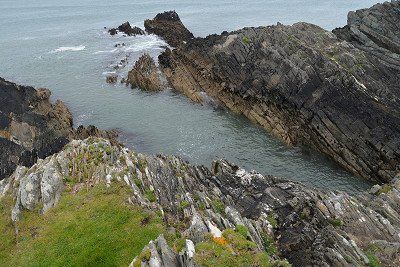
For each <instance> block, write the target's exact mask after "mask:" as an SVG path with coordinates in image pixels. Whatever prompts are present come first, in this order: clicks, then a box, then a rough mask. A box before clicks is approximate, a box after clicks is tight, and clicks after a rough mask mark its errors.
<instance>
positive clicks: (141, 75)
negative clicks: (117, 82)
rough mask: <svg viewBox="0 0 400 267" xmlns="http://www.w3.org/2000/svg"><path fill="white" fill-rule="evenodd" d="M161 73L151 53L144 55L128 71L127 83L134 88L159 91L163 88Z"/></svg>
mask: <svg viewBox="0 0 400 267" xmlns="http://www.w3.org/2000/svg"><path fill="white" fill-rule="evenodd" d="M160 75H161V73H160V71H159V69H158V67H157V66H156V63H155V62H154V59H153V58H152V57H151V56H150V55H149V54H144V55H142V56H141V57H140V58H139V60H138V61H137V62H136V63H135V66H134V67H133V69H132V70H131V71H129V73H128V77H127V79H126V83H127V84H130V85H131V87H132V88H135V87H139V88H141V89H143V90H146V91H159V90H162V89H163V83H162V81H161V77H160Z"/></svg>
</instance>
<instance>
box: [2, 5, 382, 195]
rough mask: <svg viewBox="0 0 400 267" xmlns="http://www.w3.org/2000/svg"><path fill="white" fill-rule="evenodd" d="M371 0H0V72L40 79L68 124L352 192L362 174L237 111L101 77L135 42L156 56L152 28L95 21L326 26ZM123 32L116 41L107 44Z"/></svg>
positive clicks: (204, 160)
mask: <svg viewBox="0 0 400 267" xmlns="http://www.w3.org/2000/svg"><path fill="white" fill-rule="evenodd" d="M372 4H374V1H369V0H359V1H350V0H347V1H344V0H339V1H327V0H319V1H306V0H302V1H300V0H295V1H281V0H275V1H274V0H263V1H218V0H215V1H192V0H190V1H183V0H182V1H168V0H165V1H133V0H130V1H127V0H116V1H112V2H110V1H99V0H94V1H89V0H84V1H82V0H81V1H77V0H73V1H60V0H53V1H49V0H42V1H28V0H17V1H5V0H0V10H1V12H0V36H1V38H0V76H1V77H4V78H6V79H8V80H11V81H14V82H17V83H22V84H28V85H33V86H36V87H47V88H49V89H51V90H52V92H53V98H54V99H56V98H57V99H62V100H63V101H64V102H66V103H67V105H68V106H69V107H70V109H71V111H72V112H73V114H74V118H75V124H76V125H78V124H94V125H96V126H98V127H101V128H105V129H110V128H118V129H120V130H121V131H122V135H121V138H122V140H123V141H124V142H125V144H127V145H128V146H130V147H133V148H135V149H136V150H138V151H141V152H145V153H165V154H176V155H180V156H182V157H183V158H185V159H188V160H189V161H190V162H192V163H196V164H205V165H207V166H209V165H210V163H211V161H212V160H213V159H216V158H221V157H223V158H227V159H229V160H231V161H233V162H235V163H237V164H239V165H241V166H244V167H246V168H247V169H255V170H257V171H259V172H261V173H263V174H272V175H276V176H281V177H285V178H288V179H292V180H297V181H302V182H304V183H307V184H310V185H314V186H318V187H323V188H330V189H340V190H346V191H348V192H356V191H359V190H363V189H365V188H368V187H369V186H370V183H367V182H365V181H363V180H362V179H359V178H356V177H354V176H352V175H351V174H349V173H348V172H346V171H344V170H342V169H341V168H339V167H338V166H337V165H336V164H335V163H333V162H332V161H330V160H328V159H327V158H326V157H324V156H322V155H320V154H318V153H315V152H310V151H308V152H307V151H306V150H304V149H299V148H288V147H286V146H285V145H284V144H282V143H281V142H280V141H278V140H276V139H274V138H273V137H271V136H270V135H269V134H268V133H266V132H265V131H264V130H262V129H260V128H259V127H257V126H255V125H253V124H252V123H250V122H248V121H247V120H246V119H245V118H243V117H241V116H237V115H233V114H232V113H230V112H229V111H226V110H223V109H216V108H213V107H211V106H202V105H199V104H195V103H192V102H190V101H189V100H187V99H186V98H185V97H184V96H182V95H180V94H178V93H176V92H173V91H171V90H166V91H164V92H161V93H146V92H141V91H139V90H131V89H130V88H127V87H125V86H122V85H119V84H118V85H108V84H106V83H105V77H106V75H107V74H108V73H109V72H113V71H115V70H114V68H113V67H114V66H115V64H116V63H118V62H119V61H120V60H121V59H124V58H126V57H128V61H129V64H128V66H127V67H125V68H122V69H121V70H118V74H119V75H120V76H121V77H122V76H123V75H125V73H126V72H127V71H128V70H129V67H130V66H131V64H133V63H134V61H135V60H136V59H137V58H138V57H139V56H140V55H141V54H142V53H144V52H148V53H150V54H151V55H153V56H157V54H158V53H160V52H161V51H162V48H160V46H162V45H164V43H163V41H162V40H160V39H158V38H157V37H156V36H152V35H150V36H140V37H122V36H118V37H110V36H108V35H107V34H106V30H104V28H103V27H105V26H106V27H115V26H118V25H119V24H121V23H122V22H124V21H127V20H128V21H130V22H131V24H133V25H137V26H140V27H143V21H144V19H147V18H152V17H154V16H155V15H156V14H157V13H158V12H162V11H165V10H173V9H174V10H176V11H177V12H178V13H179V15H180V16H181V19H182V21H183V22H184V24H185V25H187V27H188V28H189V29H190V30H191V31H192V32H193V33H194V34H195V35H196V36H206V35H208V34H212V33H220V32H222V31H223V30H234V29H237V28H241V27H245V26H259V25H269V24H275V23H276V22H278V21H279V22H281V23H284V24H291V23H294V22H298V21H306V22H311V23H315V24H317V25H320V26H322V27H324V28H326V29H329V30H331V29H333V28H335V27H339V26H343V25H344V24H345V23H346V15H347V12H348V11H350V10H355V9H359V8H365V7H369V6H371V5H372ZM122 42H124V43H125V44H126V46H125V47H119V48H116V47H114V45H115V44H117V43H122Z"/></svg>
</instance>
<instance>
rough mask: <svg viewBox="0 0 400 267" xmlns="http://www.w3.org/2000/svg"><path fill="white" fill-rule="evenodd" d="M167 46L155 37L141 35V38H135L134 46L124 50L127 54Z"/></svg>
mask: <svg viewBox="0 0 400 267" xmlns="http://www.w3.org/2000/svg"><path fill="white" fill-rule="evenodd" d="M166 45H167V44H166V43H165V42H164V41H163V40H161V39H160V38H158V37H157V36H155V35H152V34H151V35H143V36H136V40H135V43H134V44H131V45H130V46H128V47H126V48H125V51H127V52H138V51H142V50H148V49H156V48H159V47H160V46H166Z"/></svg>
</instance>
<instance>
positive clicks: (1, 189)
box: [0, 138, 400, 266]
mask: <svg viewBox="0 0 400 267" xmlns="http://www.w3.org/2000/svg"><path fill="white" fill-rule="evenodd" d="M84 162H85V163H86V164H84ZM92 163H95V164H92ZM66 179H69V180H71V179H74V180H75V182H76V183H77V185H81V186H75V187H76V188H77V190H79V188H88V186H89V187H90V185H91V184H95V183H100V182H102V183H107V184H111V183H115V182H122V183H125V184H126V186H129V187H130V188H131V189H132V194H131V197H130V198H129V199H128V200H127V201H128V202H129V203H133V204H140V205H141V206H142V207H145V208H147V209H150V210H155V211H157V210H158V211H161V213H162V214H163V216H164V220H165V221H166V223H167V224H168V225H170V227H171V228H172V229H175V230H173V231H177V232H179V233H181V235H182V238H184V239H185V245H184V246H183V248H182V250H180V251H176V250H174V248H172V247H171V245H170V244H167V243H166V242H165V238H164V237H163V236H160V237H159V238H158V239H157V240H154V241H152V242H150V243H149V245H148V246H147V247H145V248H144V250H143V253H142V254H141V255H139V256H138V257H136V258H135V259H134V260H133V262H132V264H131V266H149V265H150V266H193V263H195V260H196V253H198V251H196V249H195V247H196V245H197V244H199V243H200V242H202V241H204V239H206V238H207V236H211V237H212V238H214V239H215V240H224V239H223V235H224V234H223V233H225V232H226V231H227V230H229V229H240V228H242V229H246V236H247V238H248V240H250V241H251V242H254V243H255V244H256V247H255V248H253V249H255V250H258V251H263V250H265V249H268V248H270V246H271V245H273V246H277V248H278V250H277V251H275V252H273V253H271V259H272V260H273V261H277V262H276V263H278V262H279V261H281V259H283V258H286V259H287V260H288V261H289V262H290V263H291V264H292V265H293V266H364V265H368V263H369V262H370V260H371V255H373V257H377V258H378V259H379V261H381V263H382V264H383V265H384V266H398V264H399V263H400V261H399V260H400V253H399V248H400V236H399V234H400V228H399V227H400V220H399V218H400V216H399V215H400V214H399V212H400V206H399V203H400V201H399V200H400V191H399V190H400V180H399V179H400V177H396V178H394V179H393V180H392V182H391V183H390V184H386V185H384V186H380V187H379V188H374V190H372V191H371V192H365V193H363V194H360V195H357V196H349V195H347V194H346V193H343V192H327V191H323V190H318V189H313V188H308V187H305V186H304V185H302V184H300V183H296V182H291V181H287V180H283V179H280V178H277V177H273V176H263V175H261V174H259V173H257V172H254V171H252V172H247V171H245V170H244V169H242V168H240V167H239V166H236V165H234V164H232V163H229V162H227V161H225V160H218V161H215V162H213V164H212V167H211V169H208V168H206V167H204V166H192V165H190V164H189V163H187V162H185V161H183V160H182V159H180V158H178V157H174V156H163V155H158V156H146V155H142V154H136V153H135V152H132V151H129V150H128V149H126V148H122V147H119V146H112V145H111V144H110V142H109V141H106V140H104V139H98V138H89V139H86V140H83V141H82V140H78V141H72V142H71V143H70V144H68V145H67V146H66V147H65V148H64V150H62V151H61V152H59V153H57V154H54V155H52V156H49V157H48V158H46V159H44V160H40V161H39V162H38V163H37V164H35V165H34V166H33V167H31V168H30V169H28V168H25V167H20V168H18V169H17V170H16V171H15V173H14V174H13V175H12V176H10V178H8V179H6V180H3V181H1V182H0V197H1V196H2V195H5V194H12V195H14V196H15V197H16V203H15V207H14V209H13V212H12V218H13V219H14V220H18V219H19V214H20V213H21V211H22V210H36V208H37V207H42V208H41V209H40V212H42V213H44V212H46V211H47V210H48V209H50V208H51V207H53V206H54V205H56V204H57V201H58V199H59V197H60V194H61V192H63V190H64V188H65V181H66ZM221 238H222V239H221ZM156 263H157V264H156ZM154 264H156V265H154Z"/></svg>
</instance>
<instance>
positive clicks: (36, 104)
mask: <svg viewBox="0 0 400 267" xmlns="http://www.w3.org/2000/svg"><path fill="white" fill-rule="evenodd" d="M50 95H51V92H50V91H49V90H48V89H43V88H41V89H37V90H36V89H34V88H33V87H30V86H21V85H17V84H15V83H12V82H8V81H6V80H4V79H2V78H0V100H1V105H0V155H1V157H0V180H1V179H3V178H4V177H7V176H8V175H10V174H11V173H12V172H13V171H14V169H15V168H16V166H17V165H24V166H32V165H33V164H34V163H35V162H36V160H37V158H45V157H47V156H49V155H51V154H53V153H55V152H58V151H60V150H61V149H62V148H63V147H64V145H65V144H67V143H68V142H69V141H70V140H72V139H74V138H87V137H89V136H90V135H95V136H102V137H109V138H112V139H113V138H114V137H115V134H112V133H111V132H110V133H107V132H104V131H100V130H98V129H96V127H94V126H89V127H87V128H85V127H83V126H81V127H79V128H78V129H76V130H75V129H74V128H73V119H72V115H71V113H70V112H69V110H68V108H67V107H66V105H65V104H64V103H63V102H61V101H56V102H55V103H54V104H53V103H51V102H50Z"/></svg>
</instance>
